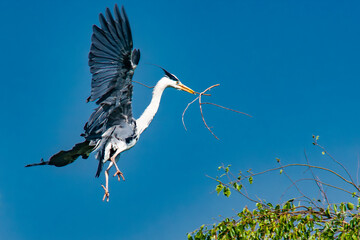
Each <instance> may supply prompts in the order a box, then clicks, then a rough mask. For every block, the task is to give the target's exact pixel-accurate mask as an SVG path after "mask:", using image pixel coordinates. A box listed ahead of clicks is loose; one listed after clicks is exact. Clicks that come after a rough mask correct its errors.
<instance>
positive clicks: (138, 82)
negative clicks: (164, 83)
mask: <svg viewBox="0 0 360 240" xmlns="http://www.w3.org/2000/svg"><path fill="white" fill-rule="evenodd" d="M132 81H133V82H134V83H137V84H140V85H142V86H144V87H147V88H154V86H153V87H150V86H148V85H145V84H143V83H141V82H138V81H134V80H132Z"/></svg>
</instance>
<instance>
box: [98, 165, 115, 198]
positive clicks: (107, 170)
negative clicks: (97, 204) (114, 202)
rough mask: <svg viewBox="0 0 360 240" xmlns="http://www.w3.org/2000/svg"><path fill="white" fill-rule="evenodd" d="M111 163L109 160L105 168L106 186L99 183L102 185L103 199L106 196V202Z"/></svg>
mask: <svg viewBox="0 0 360 240" xmlns="http://www.w3.org/2000/svg"><path fill="white" fill-rule="evenodd" d="M112 165H113V162H110V163H109V166H108V168H107V169H106V170H105V186H106V187H104V185H101V186H102V187H103V189H104V190H105V194H104V197H103V201H105V198H106V201H107V202H109V170H110V168H111V167H112Z"/></svg>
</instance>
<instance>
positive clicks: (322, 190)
mask: <svg viewBox="0 0 360 240" xmlns="http://www.w3.org/2000/svg"><path fill="white" fill-rule="evenodd" d="M304 155H305V159H306V162H307V164H309V165H310V161H309V158H308V156H307V154H306V150H305V149H304ZM309 169H310V171H311V175H312V177H313V179H314V181H315V182H316V185H317V186H318V188H319V191H320V194H321V195H322V197H323V201H324V200H325V201H326V202H327V204H330V202H329V199H328V197H327V195H326V193H325V191H324V189H323V187H322V182H321V181H317V179H319V177H318V176H315V174H314V171H313V169H312V168H309ZM315 177H316V178H317V179H316V178H315Z"/></svg>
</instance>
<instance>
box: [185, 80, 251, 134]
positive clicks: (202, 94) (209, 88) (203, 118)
mask: <svg viewBox="0 0 360 240" xmlns="http://www.w3.org/2000/svg"><path fill="white" fill-rule="evenodd" d="M217 86H220V84H215V85H212V86H210V87H208V88H207V89H205V91H202V92H201V93H198V92H195V93H196V94H199V96H198V97H196V98H195V99H194V100H192V101H191V102H190V103H188V105H187V106H186V108H185V109H184V112H183V114H182V119H181V120H182V123H183V125H184V128H185V130H187V128H186V125H185V121H184V116H185V113H186V111H187V110H188V108H189V106H190V105H191V104H193V103H194V102H195V101H196V100H199V108H200V114H201V118H202V120H203V122H204V125H205V127H206V128H207V129H208V130H209V132H210V133H211V134H212V135H213V136H214V137H215V138H216V139H218V140H219V138H218V137H217V136H216V135H215V133H214V132H213V131H212V130H211V127H209V126H208V125H207V122H206V120H205V117H204V113H203V109H202V105H204V104H207V105H213V106H216V107H219V108H223V109H226V110H229V111H233V112H236V113H240V114H244V115H246V116H249V117H252V116H251V115H249V114H247V113H244V112H240V111H237V110H234V109H231V108H227V107H224V106H221V105H218V104H215V103H210V102H202V98H201V97H202V96H211V94H207V93H206V92H207V91H210V90H211V89H212V88H214V87H217Z"/></svg>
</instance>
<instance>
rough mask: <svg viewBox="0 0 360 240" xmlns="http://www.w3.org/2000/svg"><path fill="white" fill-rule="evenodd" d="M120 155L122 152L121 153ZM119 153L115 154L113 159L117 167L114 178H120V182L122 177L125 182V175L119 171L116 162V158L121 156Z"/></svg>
mask: <svg viewBox="0 0 360 240" xmlns="http://www.w3.org/2000/svg"><path fill="white" fill-rule="evenodd" d="M119 153H120V152H119ZM119 153H115V154H114V155H113V156H112V157H111V158H110V160H111V162H112V163H113V164H114V165H115V167H116V173H115V174H114V177H115V176H117V177H118V180H119V181H120V177H121V178H122V180H123V181H125V177H124V174H123V173H122V172H121V171H120V170H119V168H118V166H117V164H116V161H115V158H116V157H117V155H119Z"/></svg>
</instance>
